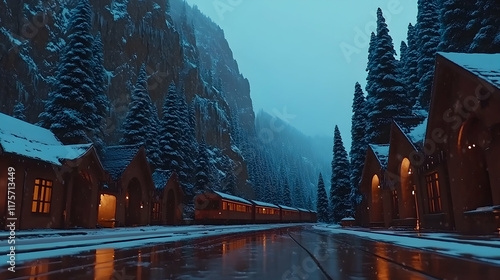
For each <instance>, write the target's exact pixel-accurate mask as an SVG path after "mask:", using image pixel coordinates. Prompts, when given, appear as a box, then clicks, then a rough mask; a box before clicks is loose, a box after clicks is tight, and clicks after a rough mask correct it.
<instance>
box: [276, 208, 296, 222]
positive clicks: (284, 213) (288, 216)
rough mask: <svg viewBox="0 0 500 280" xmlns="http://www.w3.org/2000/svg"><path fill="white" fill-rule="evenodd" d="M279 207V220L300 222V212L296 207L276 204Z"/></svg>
mask: <svg viewBox="0 0 500 280" xmlns="http://www.w3.org/2000/svg"><path fill="white" fill-rule="evenodd" d="M278 206H279V207H280V208H281V222H283V223H295V222H300V214H299V210H298V209H297V208H292V207H289V206H284V205H278Z"/></svg>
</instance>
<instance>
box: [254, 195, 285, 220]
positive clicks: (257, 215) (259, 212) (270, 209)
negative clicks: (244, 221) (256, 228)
mask: <svg viewBox="0 0 500 280" xmlns="http://www.w3.org/2000/svg"><path fill="white" fill-rule="evenodd" d="M250 201H251V202H252V203H253V204H254V205H253V207H254V209H253V211H254V221H255V223H273V222H274V223H279V222H280V214H281V213H280V208H279V207H278V205H275V204H271V203H266V202H262V201H256V200H250Z"/></svg>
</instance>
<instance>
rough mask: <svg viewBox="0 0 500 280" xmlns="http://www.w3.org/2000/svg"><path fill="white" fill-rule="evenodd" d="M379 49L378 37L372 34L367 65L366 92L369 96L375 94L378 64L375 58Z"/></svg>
mask: <svg viewBox="0 0 500 280" xmlns="http://www.w3.org/2000/svg"><path fill="white" fill-rule="evenodd" d="M376 49H377V35H375V33H373V32H372V34H371V37H370V46H369V47H368V63H367V65H366V71H367V72H368V75H367V76H366V92H368V94H375V93H374V92H373V91H374V89H375V88H374V87H375V86H374V83H375V75H374V72H375V67H376V66H377V64H378V61H377V60H376V56H375V50H376Z"/></svg>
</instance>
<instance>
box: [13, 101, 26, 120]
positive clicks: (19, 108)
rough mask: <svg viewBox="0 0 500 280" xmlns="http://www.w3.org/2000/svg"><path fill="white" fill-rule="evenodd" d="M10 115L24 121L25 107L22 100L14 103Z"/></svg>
mask: <svg viewBox="0 0 500 280" xmlns="http://www.w3.org/2000/svg"><path fill="white" fill-rule="evenodd" d="M12 116H13V117H14V118H16V119H19V120H22V121H26V108H25V107H24V104H23V102H21V101H19V102H17V103H16V105H14V110H13V111H12Z"/></svg>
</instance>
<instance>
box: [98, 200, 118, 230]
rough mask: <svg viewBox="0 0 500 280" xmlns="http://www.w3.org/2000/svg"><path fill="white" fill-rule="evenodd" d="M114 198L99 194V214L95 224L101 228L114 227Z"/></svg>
mask: <svg viewBox="0 0 500 280" xmlns="http://www.w3.org/2000/svg"><path fill="white" fill-rule="evenodd" d="M115 218H116V196H114V195H110V194H101V196H100V198H99V212H98V214H97V223H98V224H99V225H100V226H102V227H115Z"/></svg>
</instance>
